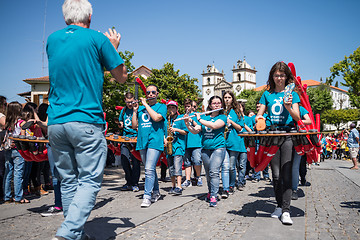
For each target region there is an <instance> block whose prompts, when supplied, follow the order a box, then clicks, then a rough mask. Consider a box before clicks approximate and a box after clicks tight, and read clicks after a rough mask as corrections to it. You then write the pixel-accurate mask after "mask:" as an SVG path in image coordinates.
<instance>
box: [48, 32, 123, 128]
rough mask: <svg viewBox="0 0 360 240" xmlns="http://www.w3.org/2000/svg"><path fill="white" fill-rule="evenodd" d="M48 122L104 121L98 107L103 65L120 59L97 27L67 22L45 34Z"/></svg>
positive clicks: (114, 64)
mask: <svg viewBox="0 0 360 240" xmlns="http://www.w3.org/2000/svg"><path fill="white" fill-rule="evenodd" d="M46 52H47V55H48V61H49V81H50V91H49V103H50V104H49V108H48V110H47V112H48V125H53V124H60V123H67V122H74V121H77V122H86V123H92V124H105V120H104V113H103V109H102V96H103V82H104V68H106V69H107V70H109V71H111V70H113V69H114V68H116V67H118V66H119V65H121V64H123V63H124V61H123V60H122V59H121V57H120V56H119V53H118V52H117V51H116V49H115V48H114V46H113V45H112V44H111V42H110V40H109V39H108V38H107V37H106V36H105V35H104V34H103V33H100V32H98V31H94V30H92V29H89V28H83V27H79V26H76V25H69V26H67V27H66V28H64V29H62V30H59V31H56V32H54V33H53V34H51V35H50V36H49V37H48V40H47V45H46Z"/></svg>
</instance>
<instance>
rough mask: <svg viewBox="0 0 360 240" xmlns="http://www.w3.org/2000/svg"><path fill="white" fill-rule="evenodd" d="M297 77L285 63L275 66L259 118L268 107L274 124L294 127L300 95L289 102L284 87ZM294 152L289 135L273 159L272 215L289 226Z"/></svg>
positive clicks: (291, 96) (294, 95)
mask: <svg viewBox="0 0 360 240" xmlns="http://www.w3.org/2000/svg"><path fill="white" fill-rule="evenodd" d="M294 80H295V79H294V76H293V75H292V73H291V71H290V69H289V67H288V66H287V65H286V64H285V63H284V62H277V63H275V64H274V65H273V67H272V68H271V70H270V73H269V78H268V82H267V86H268V90H266V91H265V92H264V93H263V95H262V96H261V99H260V104H261V106H260V109H259V112H258V114H257V116H256V119H258V118H260V117H263V116H262V115H263V114H264V113H265V110H266V108H267V109H268V114H269V116H268V119H269V121H270V124H271V125H277V126H278V128H279V129H284V130H290V126H293V125H294V121H293V118H295V119H299V118H300V114H299V102H300V98H299V95H298V94H297V93H296V92H293V93H292V94H290V96H289V98H288V99H287V101H286V102H285V101H284V89H285V86H287V85H288V84H290V83H291V82H294ZM292 152H293V142H292V140H291V137H290V136H288V137H286V138H285V140H284V142H283V143H282V144H281V145H280V147H279V150H278V151H277V152H276V154H275V156H274V157H273V158H272V160H271V162H270V165H271V170H272V177H273V186H274V191H275V198H276V202H277V206H276V208H275V211H274V212H273V213H272V214H271V217H274V218H280V217H281V222H282V223H283V224H287V225H291V224H292V223H293V221H292V220H291V218H290V202H291V193H292V191H291V171H292Z"/></svg>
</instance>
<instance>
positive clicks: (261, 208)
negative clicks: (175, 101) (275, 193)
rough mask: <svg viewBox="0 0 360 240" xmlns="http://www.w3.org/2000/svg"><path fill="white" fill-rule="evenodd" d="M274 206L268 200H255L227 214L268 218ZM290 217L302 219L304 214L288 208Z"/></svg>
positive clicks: (298, 209)
mask: <svg viewBox="0 0 360 240" xmlns="http://www.w3.org/2000/svg"><path fill="white" fill-rule="evenodd" d="M275 207H276V204H275V203H274V202H269V201H268V200H256V201H255V202H251V203H246V204H244V205H243V207H242V209H240V210H231V211H229V212H228V213H230V214H235V215H240V216H244V217H270V215H271V213H272V212H273V211H274V209H275ZM290 212H291V216H292V217H302V216H304V215H305V212H304V211H303V210H301V209H300V208H297V207H294V206H290Z"/></svg>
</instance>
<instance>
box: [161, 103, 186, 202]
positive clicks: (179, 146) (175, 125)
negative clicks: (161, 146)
mask: <svg viewBox="0 0 360 240" xmlns="http://www.w3.org/2000/svg"><path fill="white" fill-rule="evenodd" d="M166 106H167V110H168V118H167V122H166V126H167V137H166V138H165V140H164V141H165V146H166V148H167V154H168V156H167V160H168V166H169V174H170V177H171V182H172V188H171V189H170V192H169V193H170V194H173V195H181V194H182V187H181V178H182V164H183V156H184V154H185V138H186V135H187V133H188V130H187V128H186V126H185V123H184V120H181V121H175V120H176V119H177V118H180V117H182V116H181V115H178V103H177V102H176V101H173V100H169V101H168V102H167V103H166ZM168 140H169V141H168Z"/></svg>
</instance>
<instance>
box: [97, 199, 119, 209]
mask: <svg viewBox="0 0 360 240" xmlns="http://www.w3.org/2000/svg"><path fill="white" fill-rule="evenodd" d="M114 199H115V198H113V197H110V198H105V199H103V200H101V201H100V202H98V203H96V204H95V206H94V208H93V210H95V209H98V208H101V207H103V206H105V205H106V204H108V203H109V202H111V201H113V200H114Z"/></svg>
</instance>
